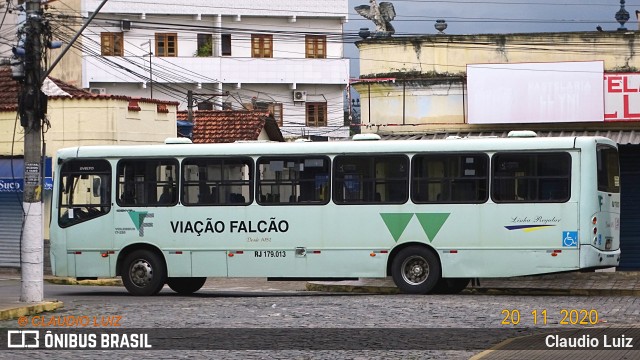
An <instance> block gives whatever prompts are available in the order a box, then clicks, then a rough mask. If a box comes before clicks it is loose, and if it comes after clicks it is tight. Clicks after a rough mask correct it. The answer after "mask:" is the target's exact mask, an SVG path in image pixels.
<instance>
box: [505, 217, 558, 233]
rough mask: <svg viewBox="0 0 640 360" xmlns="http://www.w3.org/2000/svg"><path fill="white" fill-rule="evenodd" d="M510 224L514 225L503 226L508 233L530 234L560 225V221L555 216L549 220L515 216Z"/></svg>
mask: <svg viewBox="0 0 640 360" xmlns="http://www.w3.org/2000/svg"><path fill="white" fill-rule="evenodd" d="M511 223H513V224H515V225H505V227H504V228H505V229H507V230H509V231H513V230H522V231H524V232H532V231H536V230H542V229H545V228H548V227H552V226H556V225H557V224H558V223H560V219H558V218H556V217H555V216H553V217H550V218H545V217H543V216H536V217H534V218H529V217H528V216H524V217H521V216H515V217H513V218H511Z"/></svg>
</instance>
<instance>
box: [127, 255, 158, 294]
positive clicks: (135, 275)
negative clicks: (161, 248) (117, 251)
mask: <svg viewBox="0 0 640 360" xmlns="http://www.w3.org/2000/svg"><path fill="white" fill-rule="evenodd" d="M121 274H122V283H123V284H124V287H125V288H126V289H127V291H129V293H130V294H131V295H136V296H150V295H156V294H157V293H159V292H160V290H162V287H163V286H164V283H165V281H166V279H167V275H166V270H165V265H164V261H163V260H162V258H161V257H160V256H159V255H158V254H156V253H154V252H151V251H147V250H136V251H134V252H132V253H131V254H129V255H127V257H126V258H125V259H124V262H123V271H122V272H121Z"/></svg>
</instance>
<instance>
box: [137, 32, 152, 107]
mask: <svg viewBox="0 0 640 360" xmlns="http://www.w3.org/2000/svg"><path fill="white" fill-rule="evenodd" d="M144 45H149V54H145V55H149V88H150V90H151V98H152V99H153V69H152V68H151V55H153V53H152V52H151V40H147V41H145V42H143V43H142V44H140V46H144Z"/></svg>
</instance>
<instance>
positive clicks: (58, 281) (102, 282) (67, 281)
mask: <svg viewBox="0 0 640 360" xmlns="http://www.w3.org/2000/svg"><path fill="white" fill-rule="evenodd" d="M44 281H46V282H48V283H50V284H55V285H84V286H122V280H120V279H98V280H80V281H78V280H76V279H74V278H59V277H52V278H45V279H44Z"/></svg>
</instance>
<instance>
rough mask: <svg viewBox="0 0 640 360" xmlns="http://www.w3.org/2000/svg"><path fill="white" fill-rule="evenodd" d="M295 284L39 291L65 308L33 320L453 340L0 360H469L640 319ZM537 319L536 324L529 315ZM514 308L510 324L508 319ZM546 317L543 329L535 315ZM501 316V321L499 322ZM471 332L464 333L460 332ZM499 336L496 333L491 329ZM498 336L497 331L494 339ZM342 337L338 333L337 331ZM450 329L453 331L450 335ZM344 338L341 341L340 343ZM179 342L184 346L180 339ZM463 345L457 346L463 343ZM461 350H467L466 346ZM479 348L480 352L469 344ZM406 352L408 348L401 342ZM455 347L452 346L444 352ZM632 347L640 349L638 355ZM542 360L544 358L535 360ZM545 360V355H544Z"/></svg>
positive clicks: (623, 300)
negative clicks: (434, 345)
mask: <svg viewBox="0 0 640 360" xmlns="http://www.w3.org/2000/svg"><path fill="white" fill-rule="evenodd" d="M304 286H305V284H304V283H303V282H300V283H299V282H266V281H264V280H261V279H260V280H258V279H256V280H250V279H249V280H246V281H242V282H240V283H238V282H237V281H234V280H233V279H216V280H210V281H208V282H207V284H205V287H204V288H203V289H202V290H201V291H200V292H198V293H197V295H195V296H190V297H184V296H177V295H175V294H174V293H173V292H171V291H170V290H168V289H167V288H165V290H163V292H162V293H161V294H160V296H157V297H133V296H129V295H127V294H126V292H125V290H124V289H123V288H122V287H81V286H62V285H46V286H45V289H46V293H47V297H53V298H56V299H59V300H62V301H63V302H64V304H65V307H64V308H63V309H60V310H58V311H56V312H55V313H48V314H41V315H40V316H46V317H50V316H67V315H73V316H109V315H118V316H121V317H122V320H121V324H122V325H123V326H125V327H127V328H154V329H158V328H199V329H208V328H211V329H215V328H225V329H228V328H232V329H242V328H245V329H246V328H265V329H268V328H272V329H287V328H318V329H324V328H330V329H337V332H336V334H338V335H339V334H343V333H344V332H343V330H344V329H345V328H349V329H351V328H353V329H389V334H390V335H389V336H393V331H394V330H393V329H398V328H412V329H422V328H433V329H435V330H433V331H434V332H435V331H437V329H442V331H444V330H446V329H461V330H460V334H461V335H465V336H468V337H470V338H472V339H460V338H456V337H455V336H450V337H448V338H445V339H442V346H441V347H440V346H439V348H440V349H436V350H428V351H418V350H393V349H392V350H339V351H338V350H332V351H321V350H315V351H310V350H304V349H305V348H309V347H310V346H311V345H313V344H309V343H300V344H296V346H292V347H291V348H287V349H284V350H267V349H269V348H273V347H272V344H261V342H263V341H267V342H269V341H273V340H274V339H273V337H269V338H266V339H252V341H255V342H256V343H257V344H260V345H261V346H258V348H264V349H265V350H245V351H233V350H213V351H204V350H187V351H182V350H181V351H164V350H153V351H152V352H148V351H146V352H140V351H106V352H105V351H37V354H33V353H32V352H26V351H6V350H5V351H2V352H0V357H2V358H7V359H9V358H11V359H16V358H21V357H24V358H38V357H45V356H47V357H53V358H57V359H71V358H74V359H75V358H91V359H95V358H102V359H107V358H113V357H118V358H123V359H128V358H140V357H143V358H147V357H150V356H152V357H156V358H178V359H180V358H185V359H186V358H189V359H200V358H202V359H204V358H228V359H272V358H275V359H291V358H294V359H389V358H403V359H412V358H415V359H429V358H432V359H468V358H470V357H471V356H473V355H475V354H478V353H480V352H481V351H482V350H484V349H488V348H490V347H491V346H493V345H495V344H497V343H499V342H501V341H503V340H506V339H508V338H511V337H513V335H514V332H513V331H512V330H513V328H515V329H517V330H518V331H519V332H521V334H523V335H526V334H528V333H530V332H532V331H533V330H535V329H536V328H548V329H565V328H566V329H571V328H573V327H574V326H572V325H570V324H569V325H561V324H560V322H561V320H562V318H563V312H564V311H568V312H569V311H571V310H578V311H580V310H582V309H584V310H587V311H589V310H595V311H597V313H598V322H597V324H596V325H595V326H596V327H623V328H624V327H633V326H637V325H638V323H639V321H638V319H639V317H640V300H638V299H637V298H636V297H625V296H621V297H613V296H607V297H589V296H506V295H505V296H492V295H473V294H472V295H434V296H411V295H366V294H348V295H344V294H326V293H313V292H305V291H302V290H303V289H304ZM534 310H535V311H536V314H538V317H537V319H536V320H534V316H533V314H532V312H533V311H534ZM516 311H517V312H519V314H520V318H519V322H518V324H517V325H503V324H502V322H503V321H505V319H506V321H507V322H511V319H512V317H511V315H512V314H515V312H516ZM543 311H546V316H547V320H546V325H544V324H543V320H542V317H541V314H542V312H543ZM507 315H508V316H507ZM0 327H2V328H5V329H10V328H18V327H17V323H16V320H10V321H3V322H0ZM469 328H471V329H474V330H471V331H469V330H464V329H469ZM496 330H497V331H496ZM500 330H504V333H502V332H501V331H500ZM341 331H342V332H341ZM453 331H454V333H455V331H456V330H453ZM344 340H345V341H349V339H344ZM182 341H185V342H188V341H190V340H189V339H188V338H185V339H183V340H182ZM461 344H462V345H461ZM464 344H467V345H468V344H472V346H471V347H472V349H467V348H468V347H469V346H465V345H464ZM477 344H481V346H477ZM409 348H411V346H409ZM448 349H453V350H448ZM639 351H640V350H639ZM543 357H544V356H543ZM544 358H545V359H549V358H548V357H544Z"/></svg>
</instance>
